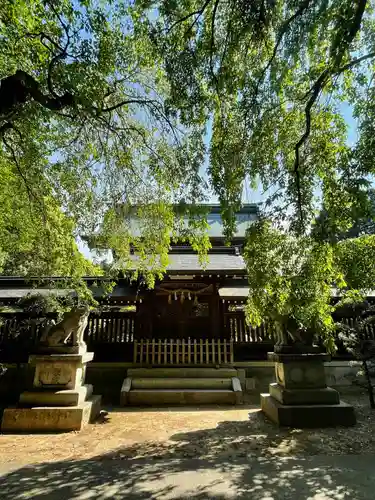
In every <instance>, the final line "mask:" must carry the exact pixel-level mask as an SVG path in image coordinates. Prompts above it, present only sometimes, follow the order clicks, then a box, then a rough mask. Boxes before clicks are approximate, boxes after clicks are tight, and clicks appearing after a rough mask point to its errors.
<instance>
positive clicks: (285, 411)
mask: <svg viewBox="0 0 375 500" xmlns="http://www.w3.org/2000/svg"><path fill="white" fill-rule="evenodd" d="M260 398H261V408H262V411H263V412H264V413H265V415H266V416H267V417H268V418H269V419H270V420H272V421H273V422H275V423H276V424H278V425H280V426H287V427H298V428H305V427H310V428H314V427H337V426H340V425H341V426H345V427H348V426H352V425H355V423H356V417H355V413H354V408H353V407H352V406H350V405H349V404H347V403H344V402H341V403H339V404H330V405H329V404H328V405H327V404H319V405H290V406H288V405H283V404H281V403H280V402H279V401H277V400H276V399H275V398H273V397H272V396H271V395H270V394H261V395H260Z"/></svg>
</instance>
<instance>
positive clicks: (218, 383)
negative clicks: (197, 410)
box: [131, 377, 232, 390]
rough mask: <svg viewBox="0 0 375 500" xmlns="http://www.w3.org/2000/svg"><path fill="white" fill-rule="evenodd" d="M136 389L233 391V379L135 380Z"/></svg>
mask: <svg viewBox="0 0 375 500" xmlns="http://www.w3.org/2000/svg"><path fill="white" fill-rule="evenodd" d="M134 389H176V390H178V389H180V390H181V389H183V390H185V389H227V390H229V389H232V378H213V377H206V378H190V377H187V378H172V377H169V378H161V377H156V378H148V377H146V378H133V379H132V382H131V390H134Z"/></svg>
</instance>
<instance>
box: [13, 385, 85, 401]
mask: <svg viewBox="0 0 375 500" xmlns="http://www.w3.org/2000/svg"><path fill="white" fill-rule="evenodd" d="M92 392H93V386H92V385H91V384H85V385H83V386H82V387H80V388H79V389H66V390H62V391H37V390H35V391H26V392H23V393H22V394H21V395H20V404H21V405H27V406H78V405H80V404H82V403H84V402H85V401H86V400H87V399H88V398H90V396H91V395H92Z"/></svg>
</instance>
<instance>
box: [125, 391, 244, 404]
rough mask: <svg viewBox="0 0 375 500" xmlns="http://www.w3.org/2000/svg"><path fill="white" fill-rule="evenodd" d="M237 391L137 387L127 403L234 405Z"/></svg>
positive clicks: (129, 394)
mask: <svg viewBox="0 0 375 500" xmlns="http://www.w3.org/2000/svg"><path fill="white" fill-rule="evenodd" d="M236 398H237V397H236V392H234V391H230V390H204V389H201V390H193V389H190V390H189V389H186V390H183V391H179V390H173V389H155V390H147V389H136V390H132V391H130V392H129V393H128V401H127V404H128V405H131V406H164V405H170V406H173V405H175V406H180V405H209V404H223V405H234V404H236V403H237V399H236Z"/></svg>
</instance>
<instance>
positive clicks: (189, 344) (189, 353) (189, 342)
mask: <svg viewBox="0 0 375 500" xmlns="http://www.w3.org/2000/svg"><path fill="white" fill-rule="evenodd" d="M188 363H189V365H190V363H191V340H190V337H189V338H188Z"/></svg>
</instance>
